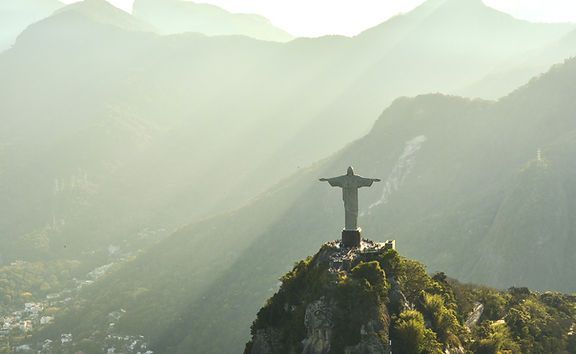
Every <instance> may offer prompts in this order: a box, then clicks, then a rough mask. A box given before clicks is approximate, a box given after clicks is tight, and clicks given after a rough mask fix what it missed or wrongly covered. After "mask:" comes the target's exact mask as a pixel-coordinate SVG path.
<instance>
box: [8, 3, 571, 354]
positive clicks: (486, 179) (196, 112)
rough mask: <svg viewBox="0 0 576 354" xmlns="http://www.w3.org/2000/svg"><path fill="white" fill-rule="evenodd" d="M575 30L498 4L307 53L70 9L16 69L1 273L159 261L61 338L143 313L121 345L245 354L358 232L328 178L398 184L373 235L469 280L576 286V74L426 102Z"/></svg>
mask: <svg viewBox="0 0 576 354" xmlns="http://www.w3.org/2000/svg"><path fill="white" fill-rule="evenodd" d="M571 31H573V26H572V25H545V24H532V23H528V22H524V21H519V20H516V19H513V18H512V17H510V16H508V15H505V14H502V13H499V12H497V11H495V10H493V9H490V8H488V7H486V6H484V5H483V4H482V3H481V1H479V0H476V1H474V0H466V1H462V0H444V1H438V0H432V1H429V2H427V3H425V4H424V5H422V6H420V7H419V8H417V9H415V10H414V11H412V12H410V13H408V14H405V15H401V16H397V17H395V18H392V19H390V20H389V21H387V22H385V23H383V24H382V25H380V26H377V27H375V28H373V29H370V30H368V31H366V32H364V33H362V34H361V35H359V36H357V37H354V38H346V37H339V36H329V37H323V38H317V39H296V40H293V41H290V42H288V43H276V42H271V41H261V40H255V39H251V38H248V37H245V36H216V37H210V36H205V35H201V34H195V33H186V34H175V35H167V36H163V35H159V34H157V33H155V32H154V29H153V28H151V27H150V25H149V24H147V23H146V22H145V21H143V20H142V19H138V18H136V17H134V16H131V15H130V14H128V13H125V12H123V11H120V10H118V9H116V8H114V7H113V6H111V5H109V4H107V3H106V2H104V1H98V0H87V1H85V2H83V3H79V4H74V5H71V6H68V7H65V8H63V9H61V10H60V11H58V12H57V13H55V14H54V15H52V16H50V17H49V18H46V19H44V20H42V21H40V22H37V23H35V24H34V25H32V26H30V27H29V28H28V29H27V30H26V31H24V33H22V34H21V35H20V37H19V39H18V41H17V43H16V45H15V46H14V48H12V49H10V50H8V51H6V52H5V53H3V54H2V55H0V97H2V99H3V104H2V105H0V117H2V119H1V120H0V141H1V145H0V168H1V170H0V173H1V176H2V180H0V213H1V214H2V215H3V218H1V219H0V235H1V236H0V237H1V238H0V250H1V251H0V253H1V254H0V259H2V260H3V262H10V261H12V260H15V259H27V260H46V259H53V258H57V259H80V258H86V257H90V258H91V259H92V261H93V259H98V260H101V261H102V262H105V261H107V256H108V249H109V248H110V247H112V246H113V248H115V247H117V246H118V247H120V248H121V249H122V250H138V249H141V248H148V251H147V252H145V253H144V254H141V255H139V256H137V257H135V259H134V260H132V261H130V262H129V263H128V264H126V265H125V266H123V267H121V268H120V269H119V270H118V271H116V272H115V273H113V274H111V275H110V276H109V277H106V278H104V279H102V281H99V282H98V283H97V284H96V285H95V286H93V287H91V288H89V289H88V290H86V294H85V297H83V298H82V299H80V302H79V303H78V304H77V305H78V307H75V308H74V311H73V312H72V313H71V314H69V316H70V317H65V318H64V319H63V320H62V321H61V322H59V323H57V326H56V327H53V328H51V329H49V331H57V330H58V329H60V328H62V329H63V330H66V331H71V332H74V334H75V336H76V337H79V338H82V336H90V335H92V334H93V333H94V331H97V330H100V329H101V328H100V325H101V324H102V323H104V322H105V321H103V318H105V317H106V316H108V314H109V313H111V312H113V311H117V310H118V309H120V308H122V309H125V310H126V311H127V314H126V315H125V316H124V317H123V319H122V321H119V322H118V324H117V325H118V328H119V329H120V330H122V331H124V332H126V333H134V334H145V335H146V336H147V337H148V338H150V340H151V343H152V344H153V346H154V347H155V348H157V349H158V350H159V351H160V352H183V353H188V352H201V353H222V352H230V351H235V350H236V349H237V348H240V347H242V345H243V343H245V342H246V340H247V335H248V326H247V324H249V323H250V321H251V320H252V319H253V315H254V313H255V312H256V310H257V309H258V308H259V307H260V306H261V304H262V302H263V301H264V300H265V299H266V298H268V297H269V296H270V295H271V294H272V293H273V292H274V291H275V284H276V279H277V278H278V276H280V275H281V274H283V273H284V272H285V271H286V270H287V268H288V267H289V266H290V264H291V263H292V262H293V261H294V260H295V259H300V258H302V257H303V256H305V255H307V254H309V253H310V249H313V248H315V247H316V245H317V244H318V243H319V242H321V241H325V237H327V235H334V236H332V237H331V238H336V237H337V236H338V234H339V232H340V227H341V219H342V207H341V198H340V196H339V195H338V193H337V192H336V191H331V190H327V189H326V188H325V187H326V186H323V185H320V184H319V183H316V179H317V178H318V177H322V176H331V175H336V174H340V173H342V172H343V171H344V168H345V167H347V166H348V165H355V167H356V168H357V171H358V172H359V173H360V174H366V175H370V176H372V177H381V178H383V179H384V183H383V185H382V186H383V189H381V190H380V191H378V192H376V191H375V190H372V191H371V192H370V193H368V192H364V191H363V194H362V197H361V198H362V202H363V214H362V217H361V224H362V226H363V228H364V230H365V232H366V234H367V235H369V236H373V237H374V235H381V237H388V238H396V239H397V240H398V244H399V249H400V250H401V251H402V252H403V253H405V254H406V255H407V256H409V257H414V258H417V259H419V260H421V261H423V262H425V263H426V264H427V265H429V266H430V268H431V269H432V270H437V269H441V270H446V271H447V272H448V273H449V274H450V275H452V276H456V277H458V278H461V279H462V280H465V281H482V282H486V283H488V284H491V285H494V286H505V287H508V286H511V285H529V286H531V287H533V288H535V289H558V290H564V291H574V289H573V288H572V286H571V284H572V282H571V279H572V278H573V274H572V273H570V272H568V271H566V270H567V269H572V268H574V262H575V259H574V254H576V253H575V252H574V251H576V250H575V245H574V243H573V242H572V237H571V235H572V228H573V225H572V221H571V218H570V216H571V214H572V212H573V210H574V208H573V205H572V204H573V203H572V202H571V200H573V199H574V198H572V197H571V195H572V194H573V189H572V188H571V187H570V186H571V185H573V184H574V183H573V181H572V179H573V176H574V174H573V173H572V167H571V166H572V165H573V164H572V163H571V159H570V156H571V151H572V147H573V145H574V144H573V141H572V140H573V132H574V127H573V124H572V119H571V115H572V112H573V111H574V108H575V107H574V100H573V99H572V92H573V89H574V87H573V85H574V84H573V83H574V82H575V81H574V75H575V73H576V69H575V66H576V64H575V62H574V61H568V62H567V63H565V64H564V65H562V66H559V67H556V68H554V69H553V70H552V71H550V72H549V73H548V74H546V75H545V76H543V77H542V78H540V79H538V80H535V81H532V82H531V83H530V84H528V85H527V86H525V87H523V88H522V89H519V90H517V91H515V92H513V93H512V94H510V95H508V96H506V97H505V98H502V99H501V100H499V101H498V102H494V101H483V100H469V99H465V98H458V97H452V96H444V95H440V94H427V95H420V94H426V93H430V92H448V93H450V92H457V91H458V90H461V89H462V88H464V87H472V86H471V85H473V84H474V83H478V82H481V81H482V79H483V78H485V77H487V76H488V75H490V74H491V73H493V70H494V68H497V67H499V66H500V65H503V63H506V62H507V60H509V59H510V58H518V57H520V56H522V55H523V54H525V53H530V52H537V51H539V50H544V49H543V48H548V47H549V46H554V45H558V46H559V47H561V48H562V49H559V50H558V52H557V53H569V52H570V50H571V49H570V48H569V43H570V42H569V41H567V38H570V37H566V36H569V33H570V32H571ZM511 43H514V45H511ZM564 43H568V44H564ZM564 45H566V47H564ZM541 58H544V57H539V58H538V60H537V61H535V62H534V63H535V66H536V67H541V66H542V65H544V64H545V63H546V62H547V60H556V59H557V57H556V56H551V57H548V59H541ZM526 60H527V61H529V60H530V57H528V56H527V57H526ZM551 63H552V62H550V63H548V64H551ZM519 72H520V73H522V72H523V73H524V74H521V75H519V76H516V77H515V80H525V81H528V79H529V78H530V77H529V76H528V74H529V73H532V72H533V71H531V70H528V71H524V70H523V69H522V68H520V70H519ZM523 75H526V76H523ZM522 77H524V79H522ZM498 82H500V81H496V83H495V84H494V86H493V90H494V91H498V90H500V91H501V92H502V91H506V90H507V89H504V87H508V86H507V85H508V83H507V82H503V83H502V85H501V86H499V84H498ZM485 87H486V86H484V87H482V88H481V89H479V90H478V91H477V92H486V91H485ZM483 90H484V91H483ZM474 92H475V91H474V90H473V89H470V95H476V94H474ZM416 95H419V96H417V97H415V98H400V99H397V97H399V96H416ZM478 95H480V94H478ZM481 96H482V95H481ZM392 102H394V103H393V104H392V105H391V106H390V107H389V108H388V109H386V111H385V112H384V113H383V114H382V115H381V117H380V119H379V120H378V121H377V122H376V124H375V125H374V119H375V118H376V117H378V115H380V113H381V111H382V109H384V108H385V107H387V106H388V105H389V104H390V103H392ZM371 127H372V128H371ZM368 132H369V133H368ZM366 134H368V135H366ZM364 135H365V136H364ZM362 136H364V137H362ZM361 137H362V138H361ZM359 138H361V139H360V140H357V139H359ZM337 151H338V152H337ZM335 152H337V153H336V154H335ZM327 156H331V157H329V158H327V159H326V157H327ZM322 159H324V160H322ZM316 161H320V162H316ZM310 165H311V167H307V168H305V166H310ZM287 176H291V177H287ZM279 181H280V182H279ZM254 196H259V197H257V198H255V197H254ZM548 206H549V207H548ZM216 214H219V215H220V216H217V217H212V216H214V215H216ZM208 217H212V218H208ZM185 224H191V226H189V227H186V228H183V229H180V231H178V232H177V233H176V234H174V235H172V236H170V237H168V238H166V236H168V235H169V234H171V233H172V231H173V230H175V229H178V228H181V227H182V225H185ZM159 240H162V241H160V242H158V241H159ZM156 242H158V243H156ZM151 245H154V246H153V247H150V246H151ZM559 254H561V255H563V256H561V257H559V256H558V255H559ZM247 270H250V271H247ZM159 299H161V300H159ZM158 301H161V306H160V305H157V304H158ZM151 304H155V305H154V306H151ZM53 333H58V332H53ZM213 338H218V341H217V343H214V341H212V340H211V339H213Z"/></svg>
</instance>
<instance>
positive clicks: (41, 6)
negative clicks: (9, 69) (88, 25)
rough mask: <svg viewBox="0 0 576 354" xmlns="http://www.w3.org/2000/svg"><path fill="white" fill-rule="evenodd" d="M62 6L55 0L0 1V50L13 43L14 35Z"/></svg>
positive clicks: (16, 35)
mask: <svg viewBox="0 0 576 354" xmlns="http://www.w3.org/2000/svg"><path fill="white" fill-rule="evenodd" d="M62 6H64V4H62V3H61V2H59V1H57V0H4V1H2V3H0V23H1V24H2V30H1V31H0V51H4V50H5V49H7V48H9V47H10V46H12V44H14V42H15V41H16V37H18V35H19V34H20V33H21V32H22V31H23V30H24V29H25V28H26V27H27V26H28V25H30V24H32V23H34V22H36V21H38V20H41V19H42V18H45V17H47V16H50V14H52V13H53V12H54V11H55V10H57V9H59V8H60V7H62Z"/></svg>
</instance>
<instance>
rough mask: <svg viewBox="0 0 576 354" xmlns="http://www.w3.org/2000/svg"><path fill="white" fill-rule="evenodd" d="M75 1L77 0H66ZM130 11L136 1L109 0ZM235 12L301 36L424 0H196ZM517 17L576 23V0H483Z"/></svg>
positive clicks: (351, 27)
mask: <svg viewBox="0 0 576 354" xmlns="http://www.w3.org/2000/svg"><path fill="white" fill-rule="evenodd" d="M64 1H65V2H74V1H76V0H64ZM109 1H110V2H112V3H113V4H115V5H116V6H118V7H121V8H123V9H126V10H130V8H131V5H132V2H133V0H109ZM197 2H206V3H211V4H215V5H218V6H220V7H223V8H225V9H227V10H230V11H233V12H249V13H257V14H261V15H263V16H265V17H267V18H269V19H270V20H271V21H272V22H273V23H274V24H276V25H278V26H279V27H281V28H283V29H285V30H287V31H289V32H291V33H292V34H294V35H298V36H318V35H323V34H344V35H354V34H357V33H358V32H361V31H362V30H364V29H366V28H369V27H372V26H374V25H377V24H379V23H381V22H383V21H384V20H386V19H388V18H389V17H391V16H393V15H395V14H398V13H400V12H406V11H409V10H411V9H412V8H414V7H415V6H417V5H419V4H421V3H422V2H424V1H423V0H197ZM484 3H486V4H487V5H490V6H492V7H494V8H497V9H499V10H502V11H505V12H508V13H510V14H512V15H513V16H515V17H518V18H523V19H527V20H531V21H540V22H559V21H573V22H576V1H575V0H484Z"/></svg>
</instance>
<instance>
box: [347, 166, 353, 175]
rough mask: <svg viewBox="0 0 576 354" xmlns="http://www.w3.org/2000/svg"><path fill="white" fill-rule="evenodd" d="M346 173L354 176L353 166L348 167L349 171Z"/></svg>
mask: <svg viewBox="0 0 576 354" xmlns="http://www.w3.org/2000/svg"><path fill="white" fill-rule="evenodd" d="M346 174H347V175H348V176H353V175H354V169H353V168H352V166H350V167H348V171H346Z"/></svg>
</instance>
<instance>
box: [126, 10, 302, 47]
mask: <svg viewBox="0 0 576 354" xmlns="http://www.w3.org/2000/svg"><path fill="white" fill-rule="evenodd" d="M133 14H134V16H136V17H137V18H140V19H142V20H144V21H146V22H148V23H151V24H152V25H154V26H155V27H156V28H157V29H158V30H159V31H160V33H163V34H175V33H184V32H197V33H202V34H205V35H208V36H222V35H244V36H248V37H252V38H256V39H261V40H265V41H275V42H286V41H289V40H291V39H292V36H291V35H290V34H289V33H287V32H285V31H283V30H281V29H279V28H277V27H275V26H274V25H272V23H270V21H269V20H267V19H266V18H264V17H262V16H258V15H251V14H234V13H230V12H228V11H226V10H224V9H221V8H219V7H217V6H214V5H209V4H197V3H194V2H192V1H184V0H136V1H135V2H134V10H133Z"/></svg>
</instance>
